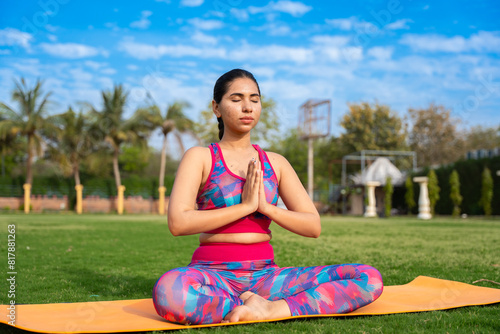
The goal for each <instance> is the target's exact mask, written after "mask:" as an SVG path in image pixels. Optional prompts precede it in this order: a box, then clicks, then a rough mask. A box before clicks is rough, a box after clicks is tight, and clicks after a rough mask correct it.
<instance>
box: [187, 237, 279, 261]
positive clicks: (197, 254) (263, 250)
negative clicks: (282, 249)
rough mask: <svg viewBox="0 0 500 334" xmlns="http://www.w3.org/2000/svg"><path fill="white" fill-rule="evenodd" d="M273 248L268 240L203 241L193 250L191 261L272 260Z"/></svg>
mask: <svg viewBox="0 0 500 334" xmlns="http://www.w3.org/2000/svg"><path fill="white" fill-rule="evenodd" d="M273 259H274V250H273V246H271V244H270V243H269V241H265V242H259V243H256V244H235V243H222V242H221V243H219V242H213V243H203V244H200V246H199V247H198V248H197V249H196V250H195V251H194V253H193V257H192V259H191V261H221V262H233V261H256V260H273Z"/></svg>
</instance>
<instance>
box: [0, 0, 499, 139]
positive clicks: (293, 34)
mask: <svg viewBox="0 0 500 334" xmlns="http://www.w3.org/2000/svg"><path fill="white" fill-rule="evenodd" d="M499 18H500V3H499V2H498V1H495V0H478V1H464V0H456V1H430V0H428V1H417V0H413V1H411V0H400V1H397V0H386V1H378V0H366V1H361V0H360V1H344V0H339V1H280V0H278V1H247V0H180V1H179V0H143V1H94V0H87V1H77V0H40V1H14V0H6V1H2V2H1V4H0V101H5V102H8V103H10V92H11V91H12V88H13V79H17V78H20V77H21V76H22V77H25V78H26V79H27V80H28V81H29V82H30V83H33V82H34V81H35V80H36V78H41V79H43V80H45V88H46V90H50V91H52V92H53V95H52V98H53V100H54V101H56V102H57V104H56V105H55V106H53V108H52V112H54V113H55V112H63V111H65V110H66V108H67V107H68V105H72V106H77V103H78V102H82V101H84V102H90V103H92V104H93V105H95V106H96V107H99V106H100V92H101V91H102V90H104V89H106V90H107V89H111V88H112V87H113V84H115V83H121V84H124V85H125V87H126V88H127V89H128V90H129V91H130V103H129V106H128V107H129V112H132V111H133V110H134V109H135V108H136V107H137V106H138V105H140V104H143V103H144V102H143V101H144V97H145V96H146V93H147V92H148V93H149V94H151V96H152V97H153V98H154V99H155V101H156V102H157V103H158V104H159V105H160V106H161V107H162V109H164V108H165V107H166V106H167V104H168V103H172V102H174V101H176V100H185V101H187V102H189V103H190V104H191V108H190V109H188V110H187V111H188V114H189V115H190V116H191V118H193V119H194V120H197V119H198V114H199V111H200V110H202V109H204V108H206V106H207V105H208V103H209V102H210V100H211V94H212V89H213V84H214V82H215V80H216V79H217V78H218V77H219V76H220V75H221V74H222V73H224V72H225V71H227V70H230V69H232V68H237V67H240V68H245V69H248V70H250V71H252V72H253V73H254V74H255V76H256V77H257V79H258V81H259V83H260V86H261V91H262V93H263V95H265V96H266V97H270V98H273V99H274V100H275V101H276V102H277V112H278V115H279V117H280V120H281V123H282V127H281V129H282V130H285V129H287V128H291V127H296V126H297V122H298V110H299V106H300V105H301V104H302V103H304V102H305V101H306V100H307V99H310V98H318V99H330V100H331V101H332V133H333V134H334V135H339V134H340V133H341V131H342V129H341V128H340V126H339V125H338V123H339V120H340V118H341V116H342V115H343V114H344V113H345V112H346V111H347V108H348V107H347V104H348V103H357V102H361V101H367V102H375V101H378V102H379V103H383V104H387V105H389V106H390V107H391V108H392V109H393V110H394V111H396V112H398V113H399V114H400V115H401V116H402V117H404V116H405V115H406V114H407V110H408V108H420V107H427V106H428V105H429V104H430V103H431V102H434V103H437V104H442V105H444V106H446V107H447V108H450V109H451V110H452V111H453V113H452V114H453V116H454V117H456V118H457V119H460V120H461V122H462V126H463V127H464V128H466V127H469V126H473V125H483V126H498V125H500V19H499Z"/></svg>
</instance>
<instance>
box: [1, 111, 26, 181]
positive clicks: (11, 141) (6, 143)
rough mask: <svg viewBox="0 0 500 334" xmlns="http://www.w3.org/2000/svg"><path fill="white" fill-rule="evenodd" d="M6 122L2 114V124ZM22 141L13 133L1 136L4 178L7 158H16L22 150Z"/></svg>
mask: <svg viewBox="0 0 500 334" xmlns="http://www.w3.org/2000/svg"><path fill="white" fill-rule="evenodd" d="M4 120H6V118H4V117H3V116H2V115H1V114H0V123H1V122H2V121H4ZM21 145H22V143H21V141H20V140H19V137H18V136H16V135H15V134H13V133H12V132H11V131H9V132H7V133H4V134H3V135H2V136H0V154H1V155H2V162H1V163H2V173H1V175H2V177H3V176H5V165H6V162H5V156H6V155H7V156H14V155H15V154H17V152H18V151H20V150H21Z"/></svg>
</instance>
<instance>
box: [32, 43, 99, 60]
mask: <svg viewBox="0 0 500 334" xmlns="http://www.w3.org/2000/svg"><path fill="white" fill-rule="evenodd" d="M40 48H41V49H42V50H43V51H44V52H46V53H48V54H50V55H52V56H56V57H61V58H71V59H77V58H86V57H93V56H97V55H98V54H103V55H105V52H100V51H99V50H98V49H97V48H94V47H92V46H88V45H83V44H76V43H58V44H49V43H42V44H40Z"/></svg>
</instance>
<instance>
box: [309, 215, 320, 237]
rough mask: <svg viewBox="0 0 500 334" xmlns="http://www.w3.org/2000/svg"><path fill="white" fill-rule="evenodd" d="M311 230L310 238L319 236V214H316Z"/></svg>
mask: <svg viewBox="0 0 500 334" xmlns="http://www.w3.org/2000/svg"><path fill="white" fill-rule="evenodd" d="M311 232H312V235H311V238H319V236H320V235H321V219H320V217H319V215H318V216H317V219H315V222H314V228H313V229H312V231H311Z"/></svg>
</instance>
